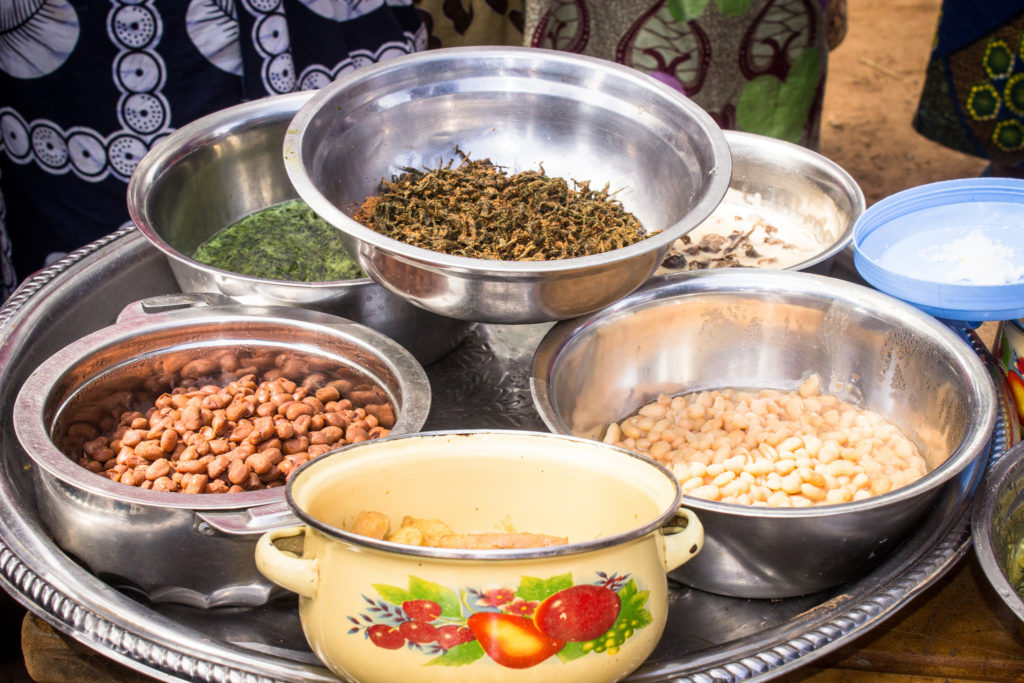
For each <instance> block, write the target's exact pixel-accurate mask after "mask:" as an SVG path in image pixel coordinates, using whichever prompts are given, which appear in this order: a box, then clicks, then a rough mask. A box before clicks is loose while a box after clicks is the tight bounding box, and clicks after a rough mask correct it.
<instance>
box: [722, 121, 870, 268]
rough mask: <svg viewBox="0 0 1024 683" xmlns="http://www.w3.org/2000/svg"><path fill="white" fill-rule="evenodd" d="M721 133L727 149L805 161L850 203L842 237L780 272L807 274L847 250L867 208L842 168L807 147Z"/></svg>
mask: <svg viewBox="0 0 1024 683" xmlns="http://www.w3.org/2000/svg"><path fill="white" fill-rule="evenodd" d="M723 132H724V133H725V139H726V141H727V142H729V145H730V148H731V147H732V145H733V142H734V141H735V142H737V143H739V144H741V145H743V146H746V147H752V146H763V147H765V148H766V149H767V150H768V151H769V152H770V151H771V150H772V149H773V148H774V149H776V150H779V152H780V153H782V154H785V155H791V156H795V157H797V158H799V159H801V160H802V161H805V162H806V163H807V164H808V165H811V166H814V167H816V168H817V169H818V170H819V171H821V173H822V174H823V175H827V176H829V177H830V178H832V179H833V180H835V181H836V183H837V184H838V185H839V186H840V187H842V188H843V190H844V191H845V192H846V196H847V197H848V198H849V199H850V204H851V207H850V208H851V212H850V221H849V224H848V225H847V226H846V229H845V230H844V231H843V233H842V234H841V235H839V236H838V237H837V238H836V241H835V242H833V243H832V244H831V245H830V246H828V247H827V248H825V249H823V250H822V251H821V252H820V253H818V254H815V255H814V256H811V257H810V258H807V259H805V260H803V261H801V262H800V263H796V264H793V265H792V266H789V267H787V268H783V269H781V270H806V269H808V268H811V267H812V266H816V265H818V264H819V263H822V262H824V261H828V260H829V259H831V258H834V257H835V256H836V254H838V253H839V252H841V251H842V250H843V249H846V247H848V246H850V243H851V242H853V226H854V224H855V223H856V222H857V218H859V217H860V215H861V214H862V213H864V210H865V208H866V206H867V204H866V200H865V199H864V190H862V189H861V186H860V184H859V183H857V181H856V180H855V179H854V177H853V176H852V175H850V173H849V172H848V171H847V170H846V169H845V168H843V167H842V166H840V165H839V164H837V163H836V162H835V161H833V160H832V159H829V158H828V157H827V156H825V155H824V154H821V153H820V152H816V151H814V150H812V149H808V148H807V147H803V146H801V145H797V144H795V143H792V142H788V141H786V140H780V139H779V138H773V137H769V136H767V135H760V134H758V133H748V132H744V131H739V130H726V131H723ZM735 171H736V162H735V161H734V162H733V172H734V173H735Z"/></svg>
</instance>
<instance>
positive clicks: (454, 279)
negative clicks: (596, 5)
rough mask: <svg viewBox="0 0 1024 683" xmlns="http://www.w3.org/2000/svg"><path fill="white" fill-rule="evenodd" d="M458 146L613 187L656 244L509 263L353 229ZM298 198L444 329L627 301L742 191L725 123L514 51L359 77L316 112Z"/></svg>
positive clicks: (643, 89) (636, 79) (402, 61)
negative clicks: (394, 188) (377, 199)
mask: <svg viewBox="0 0 1024 683" xmlns="http://www.w3.org/2000/svg"><path fill="white" fill-rule="evenodd" d="M456 146H458V148H460V149H461V150H464V151H465V152H466V153H467V154H470V155H471V156H472V158H474V159H484V158H489V159H490V160H491V161H492V162H493V163H495V164H497V165H500V166H502V167H504V168H505V169H507V170H508V172H509V173H516V172H520V171H525V170H538V168H540V167H543V170H544V172H545V173H546V174H547V175H550V176H561V177H563V178H569V179H574V180H579V181H590V183H591V186H592V187H594V188H600V187H602V186H603V185H604V184H605V183H609V184H610V188H611V190H612V191H617V192H616V194H615V196H616V198H617V199H619V200H620V201H621V202H622V204H623V206H624V208H625V209H626V210H627V211H630V212H632V213H633V214H635V215H636V216H637V218H639V220H640V222H641V224H642V225H643V226H644V227H645V229H646V230H647V231H648V232H650V233H657V234H653V235H652V236H651V237H648V238H646V239H644V240H642V241H641V242H639V243H637V244H633V245H631V246H628V247H623V248H621V249H615V250H612V251H609V252H605V253H603V254H597V255H591V256H582V257H577V258H567V259H560V260H549V261H496V260H488V259H479V258H469V257H466V256H452V255H449V254H445V253H442V252H439V251H431V250H428V249H424V248H421V247H414V246H411V245H408V244H405V243H404V242H401V241H399V240H396V239H392V238H390V237H385V236H384V235H382V234H380V233H378V232H376V231H374V230H372V229H370V228H368V227H365V226H363V225H361V224H360V223H358V222H356V221H355V220H354V218H353V215H354V207H357V206H359V205H360V204H361V203H362V202H363V201H364V200H365V199H366V197H368V196H370V195H373V194H376V193H377V192H378V190H379V186H380V182H381V179H388V178H391V177H393V176H397V175H399V174H400V173H401V172H402V170H403V169H404V168H407V167H411V168H436V167H437V166H438V163H439V162H440V163H444V160H446V159H450V158H452V157H453V156H454V155H455V154H456V152H455V149H456ZM285 166H286V168H287V171H288V175H289V177H290V178H291V180H292V183H293V184H294V186H295V188H296V190H297V191H298V193H299V195H300V196H301V197H302V198H303V199H305V200H306V202H307V203H308V204H309V205H310V206H311V207H312V208H313V210H314V211H316V212H317V213H318V214H319V215H320V216H322V217H323V218H325V219H326V220H327V221H328V222H330V223H331V224H332V225H334V226H335V227H337V228H339V229H340V230H341V231H342V232H343V233H344V234H345V238H346V244H347V245H348V247H349V251H350V252H352V253H353V255H354V256H355V257H356V259H357V260H358V262H359V264H360V265H361V266H362V267H363V270H365V271H366V272H367V273H368V274H369V275H370V277H371V278H373V279H374V280H376V281H378V282H380V283H381V284H383V285H384V286H385V287H387V288H388V289H389V290H391V291H393V292H395V293H396V294H398V295H399V296H403V297H406V298H408V299H409V300H410V301H412V302H414V303H415V304H417V305H418V306H421V307H422V308H425V309H427V310H430V311H434V312H435V313H439V314H441V315H446V316H451V317H454V318H459V319H463V320H474V321H478V322H491V323H532V322H546V321H551V320H559V319H564V318H569V317H572V316H575V315H580V314H583V313H587V312H590V311H594V310H596V309H598V308H601V307H602V306H605V305H607V304H609V303H611V302H612V301H615V300H616V299H618V298H620V297H622V296H624V295H625V294H628V293H629V292H630V291H632V290H633V289H635V288H636V287H638V286H639V285H640V284H641V283H643V282H644V281H645V280H646V279H647V278H648V277H649V276H650V275H651V273H653V272H654V270H655V269H656V268H657V266H658V264H659V263H660V262H661V259H662V257H663V256H664V255H665V252H666V250H667V249H668V246H669V244H670V243H671V242H672V241H673V240H674V239H675V238H676V237H678V236H680V235H682V234H684V233H686V232H687V231H688V230H690V229H691V228H692V227H693V226H695V225H696V224H697V223H699V222H700V221H701V220H703V219H704V218H705V217H707V215H708V214H710V213H711V210H712V209H713V208H714V207H715V206H716V205H717V204H718V202H719V201H720V200H721V198H722V195H723V194H724V193H725V190H726V187H727V185H728V179H729V173H730V162H729V150H728V146H727V145H726V142H725V139H724V137H723V135H722V132H721V130H720V129H719V128H718V126H717V125H715V123H714V121H712V120H711V118H710V117H709V116H708V115H707V113H705V112H704V111H703V110H701V109H700V108H699V107H697V106H696V105H695V104H693V102H691V101H690V100H688V99H687V98H686V97H684V96H683V95H681V94H680V93H678V92H676V91H674V90H672V89H671V88H669V87H668V86H666V85H663V84H661V83H658V82H657V81H656V80H654V79H652V78H650V77H649V76H646V75H644V74H641V73H640V72H638V71H636V70H635V69H631V68H629V67H624V66H622V65H619V64H615V63H613V62H609V61H605V60H601V59H596V58H592V57H586V56H583V55H576V54H570V53H566V52H558V51H551V50H541V49H533V48H513V47H484V48H451V49H442V50H430V51H427V52H421V53H416V54H413V55H409V56H406V57H400V58H397V59H393V60H389V61H387V62H381V63H379V64H376V65H373V66H370V67H367V68H364V69H359V70H358V71H354V72H352V73H350V74H347V75H345V76H344V77H342V78H340V79H338V80H337V81H335V82H334V83H331V84H330V85H327V86H325V87H324V88H322V89H321V90H320V91H318V92H317V94H316V95H314V96H313V98H312V99H310V100H309V102H308V103H307V104H305V105H304V106H303V107H302V109H301V110H300V111H299V113H298V114H297V115H296V117H295V119H294V120H293V121H292V123H291V125H290V126H289V132H288V135H287V136H286V138H285Z"/></svg>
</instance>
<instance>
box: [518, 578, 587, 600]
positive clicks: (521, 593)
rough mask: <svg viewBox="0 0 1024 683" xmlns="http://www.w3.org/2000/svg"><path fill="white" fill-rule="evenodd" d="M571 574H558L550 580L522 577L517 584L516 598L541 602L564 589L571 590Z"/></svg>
mask: <svg viewBox="0 0 1024 683" xmlns="http://www.w3.org/2000/svg"><path fill="white" fill-rule="evenodd" d="M572 585H573V583H572V574H571V573H569V574H560V575H559V576H552V577H551V578H550V579H537V578H534V577H532V576H524V577H522V579H521V580H520V582H519V589H518V590H516V597H520V598H522V599H523V600H543V599H544V598H547V597H548V596H551V595H554V594H555V593H557V592H558V591H560V590H562V589H564V588H571V587H572Z"/></svg>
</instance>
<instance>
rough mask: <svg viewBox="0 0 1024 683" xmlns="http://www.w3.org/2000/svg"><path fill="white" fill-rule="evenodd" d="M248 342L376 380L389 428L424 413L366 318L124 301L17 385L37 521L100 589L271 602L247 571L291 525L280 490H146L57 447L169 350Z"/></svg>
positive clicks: (410, 363) (188, 355)
mask: <svg viewBox="0 0 1024 683" xmlns="http://www.w3.org/2000/svg"><path fill="white" fill-rule="evenodd" d="M225 302H228V303H227V304H226V303H225ZM246 349H248V350H251V351H260V352H267V351H270V352H273V353H279V352H287V353H288V354H289V355H290V356H292V357H293V358H295V359H297V360H299V361H303V362H305V361H308V362H309V363H310V365H311V366H312V365H316V366H322V365H327V366H330V367H331V368H335V369H337V371H338V372H343V373H345V375H346V376H351V378H352V379H353V380H354V381H358V382H359V383H366V384H367V385H373V386H376V387H378V388H379V389H380V390H381V391H382V392H383V394H384V395H385V396H387V398H388V400H389V401H390V402H391V404H392V405H393V406H394V407H395V413H396V417H397V420H396V423H395V425H394V427H393V428H392V433H395V434H403V433H410V432H416V431H418V430H419V429H420V428H421V427H422V426H423V424H424V422H425V421H426V418H427V413H428V411H429V408H430V386H429V384H428V382H427V378H426V374H425V373H424V371H423V368H422V367H421V366H420V365H419V363H417V362H416V360H415V359H414V358H413V357H412V356H411V355H410V354H409V353H408V352H407V351H406V350H405V349H403V348H402V347H401V346H399V345H398V344H396V343H395V342H393V341H391V340H390V339H388V338H387V337H385V336H384V335H382V334H380V333H377V332H374V331H373V330H371V329H369V328H367V327H365V326H363V325H360V324H357V323H354V322H351V321H348V320H344V319H341V318H337V317H335V316H331V315H328V314H325V313H319V312H314V311H307V310H304V309H297V308H287V307H252V306H240V305H238V304H235V303H233V302H230V300H226V299H224V298H218V297H215V296H211V295H201V296H200V295H181V294H178V295H168V296H164V297H156V298H153V299H146V300H144V301H142V302H140V303H136V304H134V305H131V306H129V307H128V308H126V309H125V310H124V312H123V313H122V314H121V316H120V317H119V318H118V321H117V322H116V323H115V324H114V325H110V326H108V327H105V328H102V329H100V330H97V331H96V332H93V333H91V334H89V335H87V336H85V337H82V338H81V339H79V340H77V341H75V342H72V343H71V344H69V345H68V346H66V347H64V348H63V349H61V350H59V351H57V352H56V353H54V354H53V355H52V356H50V357H49V358H48V359H47V360H45V361H44V362H43V363H42V364H40V365H39V367H38V368H37V369H36V370H35V371H33V373H32V374H31V375H29V377H28V378H27V379H26V380H25V383H24V384H23V385H22V388H21V390H20V391H19V392H18V397H17V400H16V401H15V404H14V411H13V414H14V430H15V432H16V433H17V436H18V439H19V441H20V442H21V445H22V447H23V448H24V449H25V452H26V453H28V455H29V456H30V457H31V459H32V463H33V465H34V472H35V475H36V476H35V478H34V479H35V488H36V503H37V504H38V506H39V514H40V518H41V519H42V520H43V522H44V524H46V526H47V529H48V530H49V532H50V533H51V534H52V535H53V538H54V540H55V541H56V543H57V544H58V546H60V548H61V549H62V550H64V551H65V552H67V553H68V554H70V555H72V556H73V557H75V558H77V559H78V560H79V561H80V562H81V563H82V564H84V565H85V566H86V567H88V568H89V569H90V570H91V571H92V572H93V573H95V574H96V575H98V576H100V577H101V578H103V579H104V580H106V581H107V582H108V583H110V584H112V585H114V586H117V587H119V588H123V589H126V590H131V591H134V592H137V593H140V594H142V595H143V596H145V597H146V598H147V599H149V600H152V601H156V602H177V603H184V604H190V605H196V606H201V607H209V606H215V605H240V604H250V605H251V604H261V603H263V602H265V601H266V600H267V599H268V598H269V597H270V595H271V589H272V585H271V584H270V583H269V582H268V581H266V579H264V578H263V576H262V575H261V574H260V573H259V572H258V571H257V570H256V566H255V562H254V559H253V552H254V548H255V544H256V540H257V538H258V537H259V535H260V534H261V533H262V532H264V531H266V530H267V529H268V528H271V527H273V526H280V525H281V524H282V522H284V521H286V520H287V519H288V514H287V512H286V510H287V506H286V503H285V501H284V488H283V487H277V488H270V489H263V490H256V491H246V492H242V493H223V494H212V493H203V494H185V493H168V492H161V491H152V490H145V489H140V488H138V487H134V486H128V485H125V484H120V483H117V482H114V481H111V480H110V479H107V478H106V477H104V476H102V475H99V474H94V473H93V472H90V471H89V470H86V469H85V468H84V467H82V466H81V465H79V464H78V463H77V462H76V461H75V460H72V459H71V458H70V457H69V456H68V455H66V454H65V453H64V452H63V451H62V450H61V449H60V448H59V447H58V444H63V443H64V437H65V436H66V435H67V434H68V427H69V424H71V423H72V421H78V422H90V421H92V420H95V419H102V418H97V417H95V416H90V414H91V413H94V412H97V411H96V410H94V408H95V407H102V408H103V409H104V410H103V412H104V413H105V414H106V415H108V416H109V415H111V414H112V412H111V411H112V410H113V409H114V406H113V405H111V404H109V402H108V401H107V400H106V399H107V397H109V396H111V395H113V394H114V393H115V392H122V395H127V394H126V393H124V392H128V391H131V392H133V395H135V396H136V397H138V396H139V392H141V391H149V392H154V391H155V392H156V393H159V391H160V390H161V389H160V387H166V381H167V380H166V378H160V383H159V387H157V386H156V385H151V384H150V380H152V379H156V378H157V377H158V375H157V373H158V372H165V371H166V366H165V365H164V363H165V361H167V362H171V357H174V358H175V359H176V361H177V362H178V363H179V364H180V363H181V362H184V361H183V359H193V358H208V357H210V356H211V355H213V354H216V355H221V354H223V353H224V352H225V351H231V352H242V350H246ZM251 351H250V352H251ZM282 372H285V370H284V369H282ZM117 405H118V407H117V410H122V409H124V407H125V406H124V404H120V403H119V404H117ZM76 416H77V417H76ZM93 424H96V423H93ZM99 424H100V426H101V427H102V423H99Z"/></svg>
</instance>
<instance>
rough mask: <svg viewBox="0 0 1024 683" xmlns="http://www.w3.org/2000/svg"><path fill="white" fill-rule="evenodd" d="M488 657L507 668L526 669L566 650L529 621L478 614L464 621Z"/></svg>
mask: <svg viewBox="0 0 1024 683" xmlns="http://www.w3.org/2000/svg"><path fill="white" fill-rule="evenodd" d="M466 624H467V625H468V626H469V630H470V631H472V632H473V635H474V636H475V637H476V639H477V640H478V641H479V642H480V646H481V647H483V649H484V652H486V653H487V656H488V657H490V658H491V659H493V660H494V661H495V662H497V663H498V664H501V665H502V666H507V667H508V668H510V669H526V668H528V667H531V666H534V665H536V664H539V663H541V662H543V661H544V660H545V659H547V658H548V657H550V656H551V655H553V654H555V653H556V652H558V651H559V650H561V649H562V648H563V647H565V641H564V640H556V639H555V638H551V637H550V636H547V635H545V634H543V633H541V632H540V631H539V630H538V629H537V626H536V625H535V624H534V623H533V620H532V619H529V618H527V617H518V616H516V615H514V614H503V613H500V612H477V613H476V614H474V615H472V616H470V617H469V619H468V620H467V621H466Z"/></svg>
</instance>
